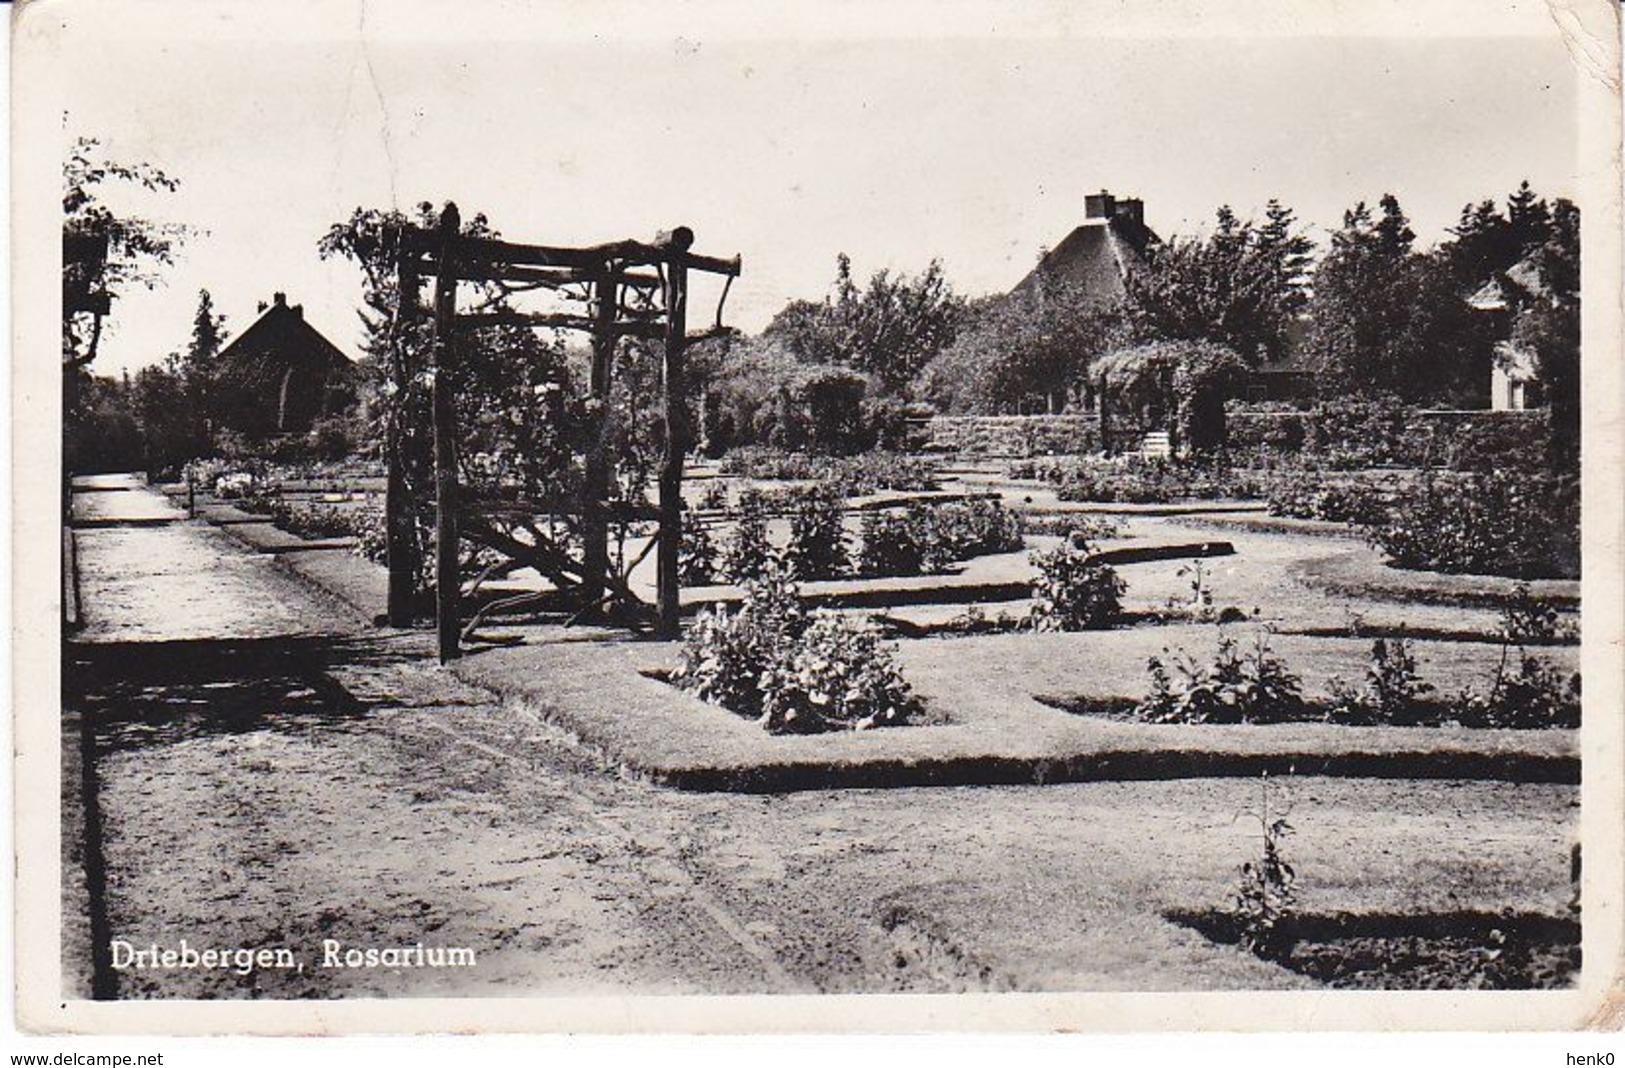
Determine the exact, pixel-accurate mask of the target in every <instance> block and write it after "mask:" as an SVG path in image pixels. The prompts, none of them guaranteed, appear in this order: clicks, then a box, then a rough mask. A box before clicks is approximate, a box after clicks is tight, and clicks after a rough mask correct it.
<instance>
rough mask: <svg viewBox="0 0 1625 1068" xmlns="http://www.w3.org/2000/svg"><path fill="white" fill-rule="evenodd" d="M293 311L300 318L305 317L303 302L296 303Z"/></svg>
mask: <svg viewBox="0 0 1625 1068" xmlns="http://www.w3.org/2000/svg"><path fill="white" fill-rule="evenodd" d="M293 313H294V314H295V315H297V316H298V317H299V318H301V319H303V318H304V317H305V306H304V305H303V304H295V305H294V306H293Z"/></svg>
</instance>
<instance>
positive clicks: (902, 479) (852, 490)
mask: <svg viewBox="0 0 1625 1068" xmlns="http://www.w3.org/2000/svg"><path fill="white" fill-rule="evenodd" d="M819 471H820V477H823V478H826V479H828V480H830V481H832V482H834V483H835V484H836V485H838V486H839V487H840V488H841V492H842V493H844V494H845V495H846V496H848V497H864V496H868V495H869V494H871V493H878V492H880V491H881V490H893V491H895V492H899V493H920V492H924V491H926V490H934V489H936V488H937V486H938V481H937V469H936V466H935V465H934V464H932V463H931V462H930V461H929V460H924V459H921V458H920V457H917V456H904V455H902V454H900V453H895V452H869V453H864V454H862V455H860V456H848V457H845V458H843V459H839V460H826V461H824V462H823V463H822V464H821V465H820V468H819Z"/></svg>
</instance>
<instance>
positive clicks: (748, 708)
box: [674, 566, 919, 734]
mask: <svg viewBox="0 0 1625 1068" xmlns="http://www.w3.org/2000/svg"><path fill="white" fill-rule="evenodd" d="M674 681H675V682H676V683H677V685H678V686H680V687H682V688H683V689H685V690H688V691H689V692H691V693H693V694H695V695H696V696H698V697H700V698H701V699H702V700H706V701H710V702H712V703H714V704H719V705H721V706H722V707H724V708H727V709H728V710H730V711H732V712H736V713H738V714H740V715H744V716H753V717H756V718H757V721H758V722H759V723H760V724H761V725H762V726H763V727H764V728H765V729H767V730H769V731H771V732H773V733H776V734H782V733H811V732H817V731H827V730H861V729H865V728H869V727H878V726H888V725H893V724H898V723H904V722H907V721H908V720H909V719H910V718H912V717H913V716H914V715H915V714H916V713H917V712H918V711H919V701H918V699H917V698H916V697H915V696H914V695H913V694H912V693H911V692H910V690H909V687H908V684H907V682H906V681H904V679H903V677H902V674H901V673H900V672H899V671H898V669H897V666H896V663H895V662H894V660H893V658H892V655H891V653H890V651H889V650H888V649H887V648H886V647H885V646H884V645H883V644H882V643H881V641H880V639H879V637H878V636H877V635H876V634H875V632H874V631H873V630H872V629H870V628H869V627H867V626H865V625H864V624H861V623H857V622H854V621H852V620H849V619H847V618H845V617H843V616H839V615H836V614H834V613H828V612H817V613H809V612H807V610H806V609H805V607H804V606H803V605H802V603H801V601H800V599H799V597H798V593H797V588H796V586H795V584H794V582H793V581H792V580H791V579H790V577H789V575H788V574H787V573H786V572H785V571H784V570H783V569H781V568H779V567H777V566H773V567H770V568H768V569H767V570H766V571H765V572H764V573H763V574H762V576H761V577H760V578H758V579H755V580H752V581H751V582H750V583H749V584H747V586H746V589H745V598H744V601H743V602H742V603H741V604H740V606H739V609H738V611H735V612H731V613H730V612H729V611H727V610H726V609H724V608H720V607H719V608H713V609H708V610H706V611H703V612H701V613H700V616H699V618H698V619H696V620H695V622H694V625H693V626H692V627H691V628H690V630H689V633H688V637H687V640H686V641H685V642H684V645H683V659H682V664H681V666H680V667H679V668H678V670H677V672H676V675H675V677H674Z"/></svg>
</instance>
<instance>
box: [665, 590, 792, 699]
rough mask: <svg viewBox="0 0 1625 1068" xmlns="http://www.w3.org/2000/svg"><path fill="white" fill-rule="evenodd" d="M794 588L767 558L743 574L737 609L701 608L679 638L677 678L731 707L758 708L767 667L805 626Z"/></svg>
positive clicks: (700, 694) (686, 686)
mask: <svg viewBox="0 0 1625 1068" xmlns="http://www.w3.org/2000/svg"><path fill="white" fill-rule="evenodd" d="M796 594H797V590H796V587H795V584H794V583H793V582H792V581H791V580H790V577H789V575H788V574H786V573H785V572H784V570H783V569H782V568H779V567H778V566H776V565H771V564H769V565H768V566H765V567H764V568H763V570H762V571H761V572H760V573H759V574H757V575H756V576H754V577H752V578H750V579H748V580H746V582H745V597H744V600H743V601H742V602H741V603H740V606H739V610H738V611H736V612H729V611H728V610H727V609H726V608H723V607H721V606H717V607H712V608H708V609H704V610H702V611H701V612H700V614H699V616H698V617H696V619H695V620H694V624H693V626H692V627H690V628H689V632H688V635H687V638H686V640H685V641H684V643H683V661H682V664H681V666H680V667H679V668H678V669H677V672H676V675H675V681H676V682H677V684H678V685H679V686H680V687H682V688H683V689H685V690H688V691H689V692H691V693H693V694H695V695H696V696H698V697H699V698H700V699H701V700H705V701H710V702H711V703H713V704H718V705H721V706H722V707H724V708H726V709H729V710H730V711H733V712H739V713H741V714H743V715H755V714H757V713H758V712H759V711H760V706H761V700H762V692H761V681H762V679H763V677H764V675H765V673H766V672H767V670H768V667H769V666H770V665H771V664H772V662H773V660H774V657H776V656H777V655H779V650H780V649H781V648H786V647H789V646H792V645H794V643H795V642H796V641H797V640H798V639H799V638H800V637H801V633H802V632H803V631H804V630H806V629H807V623H808V618H807V612H806V609H805V608H803V607H802V604H801V601H800V600H799V599H798V597H797V595H796Z"/></svg>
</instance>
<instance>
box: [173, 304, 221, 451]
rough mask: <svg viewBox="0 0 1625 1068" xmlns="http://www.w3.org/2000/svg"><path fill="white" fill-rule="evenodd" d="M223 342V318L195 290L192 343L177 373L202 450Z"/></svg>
mask: <svg viewBox="0 0 1625 1068" xmlns="http://www.w3.org/2000/svg"><path fill="white" fill-rule="evenodd" d="M225 342H226V317H225V316H224V315H217V314H216V313H215V310H214V298H213V297H211V296H210V295H209V291H208V290H207V289H200V290H198V294H197V311H196V312H194V313H193V315H192V340H191V343H190V344H188V345H187V346H186V355H185V356H183V357H182V358H181V361H180V372H181V376H182V378H183V379H184V382H185V386H186V403H187V410H188V412H189V413H190V415H191V421H192V433H193V437H194V440H196V441H197V442H198V443H199V445H200V446H201V448H202V449H206V448H208V446H209V444H210V439H211V438H212V436H213V431H214V421H215V404H216V400H217V398H216V391H215V386H216V383H217V380H218V378H219V371H220V368H219V366H218V364H219V359H220V350H221V349H222V348H224V347H225Z"/></svg>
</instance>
